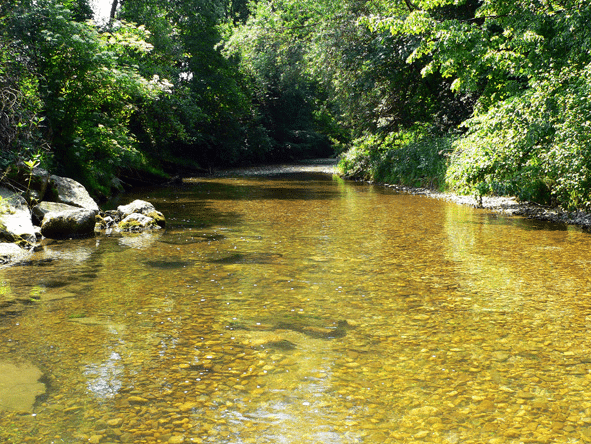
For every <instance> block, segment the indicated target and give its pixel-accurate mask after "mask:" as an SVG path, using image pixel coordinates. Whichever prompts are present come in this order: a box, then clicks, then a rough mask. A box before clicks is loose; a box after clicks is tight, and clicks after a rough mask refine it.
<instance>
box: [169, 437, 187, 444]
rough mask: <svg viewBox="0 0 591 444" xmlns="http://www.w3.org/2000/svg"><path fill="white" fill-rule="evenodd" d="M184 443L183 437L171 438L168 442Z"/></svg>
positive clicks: (173, 443)
mask: <svg viewBox="0 0 591 444" xmlns="http://www.w3.org/2000/svg"><path fill="white" fill-rule="evenodd" d="M184 442H185V437H184V436H178V435H177V436H171V437H170V439H169V440H168V444H183V443H184Z"/></svg>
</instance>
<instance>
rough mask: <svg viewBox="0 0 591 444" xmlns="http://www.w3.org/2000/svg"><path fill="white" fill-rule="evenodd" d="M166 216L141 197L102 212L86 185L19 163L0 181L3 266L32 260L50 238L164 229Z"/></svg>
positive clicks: (0, 229)
mask: <svg viewBox="0 0 591 444" xmlns="http://www.w3.org/2000/svg"><path fill="white" fill-rule="evenodd" d="M164 226H165V218H164V215H163V214H162V213H160V212H159V211H157V210H156V209H155V208H154V206H153V205H152V204H151V203H149V202H145V201H141V200H136V201H134V202H131V203H130V204H128V205H121V206H119V207H118V208H117V210H114V211H107V212H104V211H101V209H100V208H99V206H98V204H97V203H96V201H95V200H94V199H93V198H92V197H91V196H90V195H89V193H88V191H87V190H86V188H84V186H82V185H81V184H80V183H78V182H76V181H75V180H72V179H69V178H67V177H60V176H55V175H51V174H49V173H48V172H47V171H45V170H43V169H41V168H33V169H27V168H26V167H24V166H16V167H14V170H12V171H9V172H7V173H6V174H5V175H4V180H3V182H2V184H1V185H0V264H2V263H10V262H18V261H21V260H26V259H27V257H28V256H29V255H30V254H31V253H32V252H33V251H35V250H37V249H39V248H43V244H42V242H43V240H44V239H69V238H75V237H87V236H94V235H95V233H97V232H98V233H107V234H110V233H112V232H129V231H144V230H152V229H160V228H163V227H164Z"/></svg>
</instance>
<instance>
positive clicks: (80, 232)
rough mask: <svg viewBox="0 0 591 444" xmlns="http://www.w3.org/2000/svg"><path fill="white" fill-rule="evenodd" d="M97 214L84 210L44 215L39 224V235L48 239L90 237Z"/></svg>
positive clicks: (93, 211) (95, 211)
mask: <svg viewBox="0 0 591 444" xmlns="http://www.w3.org/2000/svg"><path fill="white" fill-rule="evenodd" d="M97 214H98V211H97V210H89V209H85V208H78V209H76V210H66V211H59V212H49V213H46V214H45V216H44V217H43V222H42V223H41V234H42V235H43V236H45V237H47V238H50V239H66V238H70V237H84V236H89V235H92V234H94V226H95V224H96V216H97Z"/></svg>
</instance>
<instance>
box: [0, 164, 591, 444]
mask: <svg viewBox="0 0 591 444" xmlns="http://www.w3.org/2000/svg"><path fill="white" fill-rule="evenodd" d="M135 198H142V199H145V200H149V201H150V202H152V203H153V204H154V205H155V207H156V208H157V209H158V210H160V211H162V212H163V213H164V214H165V216H166V217H167V222H168V226H167V229H166V230H162V231H160V232H154V233H144V234H135V235H123V236H121V235H112V236H100V237H97V238H93V239H82V240H69V241H50V242H48V243H47V245H46V246H45V250H44V251H41V252H39V253H37V256H36V257H35V258H34V259H33V260H32V261H30V262H27V263H25V264H20V265H18V266H13V267H8V268H4V269H1V270H0V296H2V298H3V299H2V300H3V301H14V300H18V301H19V304H20V305H19V304H17V305H19V307H20V309H18V310H14V311H12V312H11V311H10V310H8V311H7V314H5V315H4V316H3V317H2V318H1V319H0V373H2V372H4V375H5V377H4V378H3V379H2V377H0V408H1V409H3V410H4V411H3V412H2V414H1V415H0V442H7V443H15V444H20V443H26V442H33V443H87V442H90V443H95V444H96V443H103V444H105V443H158V442H161V443H183V442H184V443H286V444H287V443H289V444H291V443H304V442H306V443H326V444H328V443H330V444H337V443H399V442H430V443H484V442H490V443H512V442H515V443H517V442H539V443H543V442H564V443H567V442H569V443H570V442H573V443H574V442H591V373H590V370H591V355H590V353H589V351H590V348H591V335H590V334H589V326H590V325H591V286H590V279H591V277H590V274H589V270H590V265H591V237H590V235H589V234H587V233H585V232H583V231H581V230H579V229H576V228H567V227H566V226H560V225H552V224H548V223H542V222H536V221H530V220H526V219H522V218H517V217H514V218H510V217H505V216H502V215H499V214H495V213H490V212H487V211H484V210H479V209H474V208H471V207H466V206H460V205H457V204H454V203H450V202H446V201H443V200H437V199H431V198H428V197H424V196H415V195H410V194H400V193H396V192H395V191H393V190H391V189H388V188H384V187H380V186H373V185H367V184H361V183H354V182H347V181H343V180H342V179H340V178H338V177H336V176H332V175H330V174H325V173H323V172H317V171H315V170H313V169H304V170H302V171H300V170H284V171H282V174H275V175H273V174H253V175H235V176H232V175H226V176H220V177H211V178H199V179H191V180H186V181H185V182H184V184H183V185H179V186H175V187H169V188H159V189H142V190H137V191H135V192H134V193H132V194H125V195H122V196H121V197H120V198H119V199H120V201H119V202H115V203H114V204H116V203H122V204H123V203H127V202H129V201H131V200H133V199H135ZM7 304H8V303H7V302H5V303H4V305H7ZM17 305H13V306H15V307H16V306H17ZM8 374H10V375H11V376H10V377H6V375H8ZM11 381H12V382H11ZM11 384H12V386H10V385H11ZM7 387H8V389H7ZM3 388H4V390H3ZM27 396H28V397H29V398H31V396H32V398H31V400H30V402H29V403H28V404H27V401H26V399H27ZM35 396H36V398H35ZM20 401H22V402H20ZM33 402H34V403H33Z"/></svg>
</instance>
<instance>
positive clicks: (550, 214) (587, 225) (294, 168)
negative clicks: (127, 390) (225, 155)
mask: <svg viewBox="0 0 591 444" xmlns="http://www.w3.org/2000/svg"><path fill="white" fill-rule="evenodd" d="M337 163H338V161H337V159H312V160H307V161H301V162H299V163H293V164H279V165H263V166H256V167H248V168H236V169H230V170H223V171H218V172H215V173H214V174H213V175H214V176H220V177H224V176H232V175H236V176H265V175H279V174H290V173H325V174H340V172H339V170H338V167H337ZM367 183H373V184H376V185H382V186H384V187H387V188H392V189H394V190H396V191H399V192H401V193H409V194H415V195H423V196H427V197H431V198H435V199H442V200H447V201H449V202H454V203H457V204H460V205H469V206H472V207H475V208H482V209H485V210H489V211H494V212H498V213H503V214H507V215H510V216H521V217H526V218H529V219H536V220H542V221H549V222H553V223H561V224H567V225H576V226H579V227H581V228H583V229H586V230H590V229H591V214H590V213H587V212H584V211H571V212H569V211H564V210H562V209H560V208H557V207H550V206H545V205H538V204H535V203H531V202H520V201H519V200H517V199H516V198H515V197H500V196H484V197H482V199H477V198H476V197H474V196H460V195H457V194H453V193H443V192H439V191H434V190H430V189H427V188H415V187H407V186H400V185H392V184H385V183H375V182H367Z"/></svg>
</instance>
